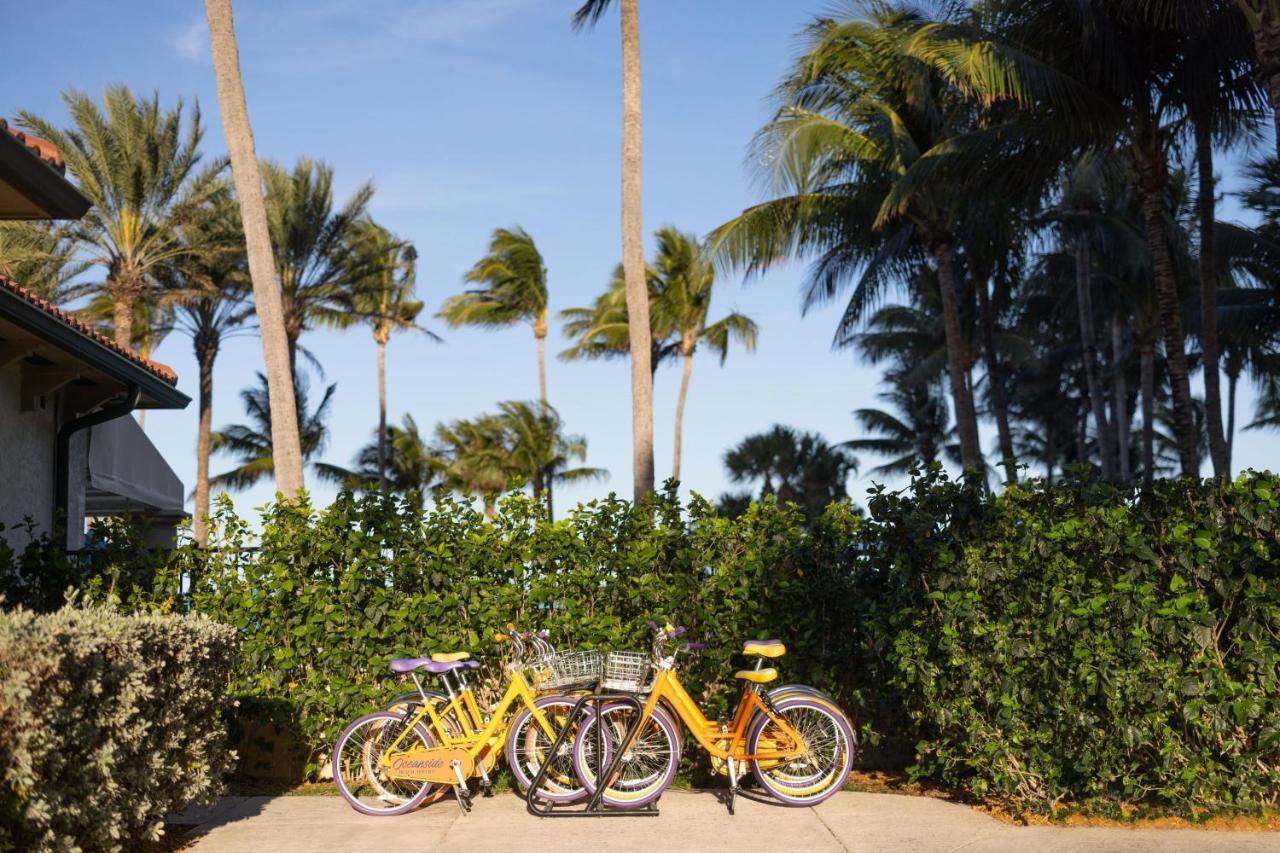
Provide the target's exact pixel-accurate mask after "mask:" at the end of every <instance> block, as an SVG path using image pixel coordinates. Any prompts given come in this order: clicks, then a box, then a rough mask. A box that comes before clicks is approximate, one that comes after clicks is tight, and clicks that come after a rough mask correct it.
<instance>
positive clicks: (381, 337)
mask: <svg viewBox="0 0 1280 853" xmlns="http://www.w3.org/2000/svg"><path fill="white" fill-rule="evenodd" d="M387 335H388V333H387V332H386V331H384V330H378V331H376V332H374V336H373V337H374V341H375V342H376V343H377V345H378V489H379V490H385V489H386V488H387Z"/></svg>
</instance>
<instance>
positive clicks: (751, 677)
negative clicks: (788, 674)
mask: <svg viewBox="0 0 1280 853" xmlns="http://www.w3.org/2000/svg"><path fill="white" fill-rule="evenodd" d="M733 677H734V678H740V679H742V680H743V681H750V682H751V683H752V684H768V683H769V682H770V681H773V680H774V679H775V678H777V677H778V671H777V670H776V669H774V668H773V667H768V668H767V669H740V670H738V671H737V672H735V673H734V674H733Z"/></svg>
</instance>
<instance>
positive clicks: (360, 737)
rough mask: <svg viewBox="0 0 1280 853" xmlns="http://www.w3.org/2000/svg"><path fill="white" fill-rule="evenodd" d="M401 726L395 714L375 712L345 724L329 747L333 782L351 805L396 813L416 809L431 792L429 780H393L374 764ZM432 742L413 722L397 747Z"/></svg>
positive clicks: (364, 810)
mask: <svg viewBox="0 0 1280 853" xmlns="http://www.w3.org/2000/svg"><path fill="white" fill-rule="evenodd" d="M405 725H406V723H405V721H404V719H403V718H402V717H401V716H400V715H399V714H393V713H390V712H387V711H375V712H374V713H372V714H366V715H365V716H363V717H360V718H359V719H357V720H356V721H355V722H353V723H352V724H351V725H349V726H347V728H346V730H345V731H343V733H342V735H341V736H340V737H339V738H338V742H337V744H336V745H335V746H334V747H333V781H334V783H335V784H336V785H337V786H338V792H339V793H340V794H342V797H343V799H345V800H346V801H347V803H348V805H350V806H351V808H353V809H355V810H356V811H358V812H360V813H362V814H367V815H399V814H404V813H405V812H409V811H412V810H413V809H415V808H417V807H418V806H419V805H421V804H422V801H423V800H425V799H426V798H427V797H428V796H430V795H431V792H432V790H433V789H434V788H435V785H432V784H431V783H430V782H418V781H415V780H412V779H395V778H392V777H390V776H388V775H387V774H386V771H385V770H384V769H382V768H381V767H379V766H378V761H379V759H380V758H381V757H382V755H383V753H384V752H386V751H387V749H388V748H389V747H390V746H391V744H393V743H394V742H395V740H396V738H398V737H399V736H400V733H401V732H403V731H404V728H405ZM435 745H436V742H435V739H434V738H433V737H431V735H430V734H429V733H428V732H427V730H426V729H425V728H423V727H422V726H421V725H417V726H414V727H413V729H412V731H411V732H410V733H409V736H408V737H406V738H405V739H404V740H402V741H401V742H400V746H399V747H397V749H417V748H419V747H422V748H426V747H433V746H435Z"/></svg>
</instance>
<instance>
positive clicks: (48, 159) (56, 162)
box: [0, 118, 67, 175]
mask: <svg viewBox="0 0 1280 853" xmlns="http://www.w3.org/2000/svg"><path fill="white" fill-rule="evenodd" d="M0 130H6V131H8V132H9V135H10V136H12V137H13V138H14V139H16V140H18V141H19V142H21V143H22V144H23V145H25V146H26V148H27V150H28V151H30V152H31V153H32V154H33V155H35V156H36V157H39V158H40V159H41V160H42V161H44V163H45V164H46V165H47V166H49V167H50V168H52V169H55V170H57V172H58V174H60V175H65V174H66V173H67V164H66V163H64V162H63V161H62V154H61V153H59V151H58V146H56V145H54V144H53V143H52V142H50V141H49V140H47V139H41V138H40V137H38V136H32V135H31V134H30V133H27V132H25V131H21V130H18V129H17V128H16V127H10V126H9V123H8V122H7V121H5V120H4V119H3V118H0Z"/></svg>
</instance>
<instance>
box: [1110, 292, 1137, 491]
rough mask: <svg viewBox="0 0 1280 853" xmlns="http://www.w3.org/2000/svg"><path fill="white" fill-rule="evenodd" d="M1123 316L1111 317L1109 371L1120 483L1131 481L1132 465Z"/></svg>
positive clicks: (1112, 418) (1117, 313)
mask: <svg viewBox="0 0 1280 853" xmlns="http://www.w3.org/2000/svg"><path fill="white" fill-rule="evenodd" d="M1124 336H1125V322H1124V316H1123V315H1121V314H1120V313H1119V312H1118V311H1117V312H1116V313H1115V314H1112V315H1111V369H1112V371H1113V377H1112V380H1111V381H1112V388H1113V390H1114V396H1113V397H1112V398H1111V400H1112V402H1111V424H1112V426H1113V427H1114V428H1115V436H1116V467H1117V472H1118V473H1119V475H1120V482H1121V483H1129V482H1130V481H1132V480H1133V465H1132V461H1131V460H1130V458H1129V386H1128V382H1127V381H1126V380H1125V373H1124Z"/></svg>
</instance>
